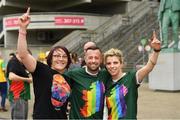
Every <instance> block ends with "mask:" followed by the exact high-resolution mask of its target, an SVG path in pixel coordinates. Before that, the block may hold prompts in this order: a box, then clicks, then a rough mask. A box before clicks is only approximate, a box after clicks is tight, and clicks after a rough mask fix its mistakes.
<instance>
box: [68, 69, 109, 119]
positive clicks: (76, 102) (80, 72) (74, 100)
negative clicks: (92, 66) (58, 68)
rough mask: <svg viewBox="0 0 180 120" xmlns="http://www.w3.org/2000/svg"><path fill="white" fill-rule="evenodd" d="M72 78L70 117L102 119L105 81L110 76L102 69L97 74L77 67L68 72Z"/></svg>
mask: <svg viewBox="0 0 180 120" xmlns="http://www.w3.org/2000/svg"><path fill="white" fill-rule="evenodd" d="M66 75H67V76H68V77H70V78H71V79H72V80H71V89H72V93H71V96H70V102H71V110H70V119H102V118H103V108H104V97H105V95H104V93H105V87H104V82H105V81H106V80H108V79H109V78H110V76H108V75H107V71H103V70H101V71H100V72H99V73H98V75H97V76H91V75H89V74H88V73H86V71H85V68H75V69H73V70H72V71H69V72H68V73H67V74H66Z"/></svg>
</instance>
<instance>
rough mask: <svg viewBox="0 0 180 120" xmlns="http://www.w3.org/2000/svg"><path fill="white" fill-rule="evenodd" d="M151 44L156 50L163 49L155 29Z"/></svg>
mask: <svg viewBox="0 0 180 120" xmlns="http://www.w3.org/2000/svg"><path fill="white" fill-rule="evenodd" d="M150 46H151V48H152V49H154V50H160V49H161V42H160V41H159V40H158V39H157V37H156V32H155V31H153V35H152V38H151V39H150Z"/></svg>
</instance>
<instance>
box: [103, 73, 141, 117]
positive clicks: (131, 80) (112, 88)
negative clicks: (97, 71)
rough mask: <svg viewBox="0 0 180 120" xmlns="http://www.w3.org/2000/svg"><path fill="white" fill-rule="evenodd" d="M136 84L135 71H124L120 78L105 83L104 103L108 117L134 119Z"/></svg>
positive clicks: (136, 94)
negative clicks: (124, 73)
mask: <svg viewBox="0 0 180 120" xmlns="http://www.w3.org/2000/svg"><path fill="white" fill-rule="evenodd" d="M138 86H139V85H137V83H136V71H130V72H128V73H126V75H125V76H123V77H122V78H121V79H120V80H118V81H117V82H113V81H112V79H111V80H109V81H108V82H107V84H106V88H107V89H106V104H107V108H108V118H109V119H113V120H114V119H123V118H124V119H136V115H137V98H138V89H137V88H138Z"/></svg>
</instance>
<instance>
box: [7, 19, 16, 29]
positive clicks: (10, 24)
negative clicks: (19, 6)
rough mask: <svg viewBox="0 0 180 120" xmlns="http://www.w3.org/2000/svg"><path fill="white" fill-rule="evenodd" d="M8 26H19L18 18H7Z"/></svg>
mask: <svg viewBox="0 0 180 120" xmlns="http://www.w3.org/2000/svg"><path fill="white" fill-rule="evenodd" d="M5 26H6V27H17V26H18V18H9V19H8V18H7V19H6V20H5Z"/></svg>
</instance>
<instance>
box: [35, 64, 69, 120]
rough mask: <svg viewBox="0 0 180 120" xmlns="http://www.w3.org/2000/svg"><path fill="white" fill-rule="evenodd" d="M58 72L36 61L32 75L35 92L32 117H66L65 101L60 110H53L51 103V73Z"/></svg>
mask: <svg viewBox="0 0 180 120" xmlns="http://www.w3.org/2000/svg"><path fill="white" fill-rule="evenodd" d="M55 74H59V73H58V72H57V71H55V70H53V69H51V68H50V67H49V66H48V65H45V64H43V63H41V62H37V66H36V69H35V71H34V72H33V73H32V76H33V87H34V94H35V103H34V111H33V118H34V119H44V118H46V119H66V118H67V116H66V105H67V103H65V104H64V105H63V106H62V108H61V110H58V111H57V110H55V108H54V107H53V105H52V103H51V87H52V80H53V75H55Z"/></svg>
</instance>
